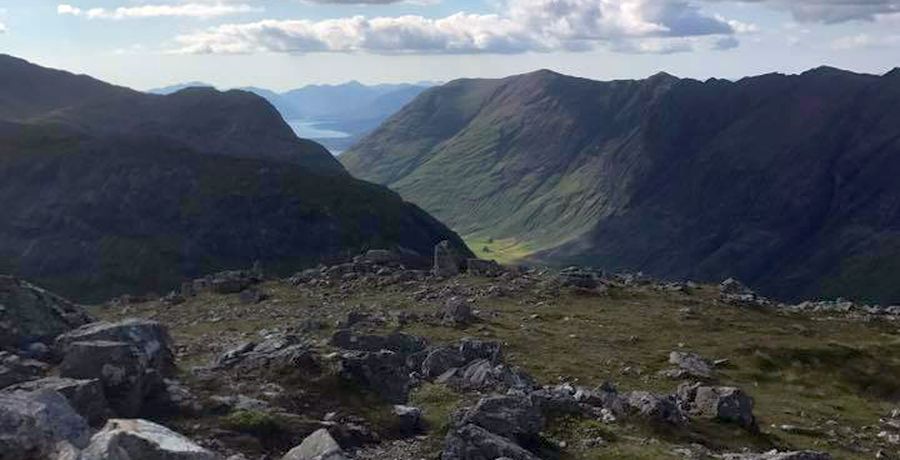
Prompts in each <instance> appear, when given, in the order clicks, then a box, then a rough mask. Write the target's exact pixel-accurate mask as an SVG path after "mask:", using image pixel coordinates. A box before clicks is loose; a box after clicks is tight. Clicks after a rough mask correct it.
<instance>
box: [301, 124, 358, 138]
mask: <svg viewBox="0 0 900 460" xmlns="http://www.w3.org/2000/svg"><path fill="white" fill-rule="evenodd" d="M288 124H289V125H290V126H291V129H293V130H294V133H295V134H297V136H299V137H302V138H305V139H344V138H347V137H350V134H348V133H345V132H343V131H336V130H333V129H325V128H320V127H319V125H321V124H322V122H321V121H316V120H288Z"/></svg>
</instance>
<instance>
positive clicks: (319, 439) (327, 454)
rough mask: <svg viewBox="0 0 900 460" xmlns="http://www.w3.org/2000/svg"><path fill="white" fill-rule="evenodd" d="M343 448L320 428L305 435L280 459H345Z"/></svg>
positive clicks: (326, 431)
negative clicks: (301, 440)
mask: <svg viewBox="0 0 900 460" xmlns="http://www.w3.org/2000/svg"><path fill="white" fill-rule="evenodd" d="M346 459H347V457H346V456H345V455H344V450H343V449H341V446H339V445H338V443H337V441H335V440H334V438H333V437H331V434H329V433H328V430H326V429H324V428H322V429H319V430H317V431H315V432H314V433H313V434H311V435H309V436H307V437H306V439H304V440H303V442H302V443H300V445H299V446H297V447H294V448H293V449H291V450H290V451H289V452H288V453H287V454H285V456H284V457H282V458H281V460H346Z"/></svg>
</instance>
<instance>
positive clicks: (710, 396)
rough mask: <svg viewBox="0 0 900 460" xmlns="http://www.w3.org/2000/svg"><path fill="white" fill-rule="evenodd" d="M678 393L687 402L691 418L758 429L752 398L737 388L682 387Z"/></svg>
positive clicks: (752, 429)
mask: <svg viewBox="0 0 900 460" xmlns="http://www.w3.org/2000/svg"><path fill="white" fill-rule="evenodd" d="M678 393H679V397H680V398H681V399H684V400H686V401H687V403H688V404H687V406H688V410H689V412H690V414H691V415H692V416H697V417H703V418H706V419H710V420H718V421H721V422H726V423H734V424H737V425H739V426H741V427H744V428H746V429H748V430H751V431H756V430H757V429H758V427H757V424H756V417H755V416H754V415H753V398H751V397H750V396H749V395H747V393H744V391H743V390H741V389H739V388H735V387H712V386H696V385H695V386H682V387H679V390H678Z"/></svg>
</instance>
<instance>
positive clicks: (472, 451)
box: [441, 424, 540, 460]
mask: <svg viewBox="0 0 900 460" xmlns="http://www.w3.org/2000/svg"><path fill="white" fill-rule="evenodd" d="M499 458H507V459H511V460H539V459H540V458H539V457H538V456H536V455H534V454H532V453H531V452H529V451H527V450H525V449H524V448H522V447H521V446H519V445H518V444H516V443H515V442H514V441H512V440H511V439H508V438H505V437H503V436H500V435H498V434H494V433H491V432H490V431H488V430H486V429H484V428H482V427H480V426H477V425H473V424H467V425H462V426H460V427H457V428H454V429H451V430H450V432H449V433H447V437H446V439H445V440H444V451H443V452H442V453H441V460H494V459H499Z"/></svg>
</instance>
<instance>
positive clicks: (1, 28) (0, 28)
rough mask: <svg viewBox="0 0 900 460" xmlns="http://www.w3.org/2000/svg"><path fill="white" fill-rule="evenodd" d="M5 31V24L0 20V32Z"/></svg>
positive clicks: (3, 32)
mask: <svg viewBox="0 0 900 460" xmlns="http://www.w3.org/2000/svg"><path fill="white" fill-rule="evenodd" d="M5 33H6V25H5V24H3V23H2V22H0V34H5Z"/></svg>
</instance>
